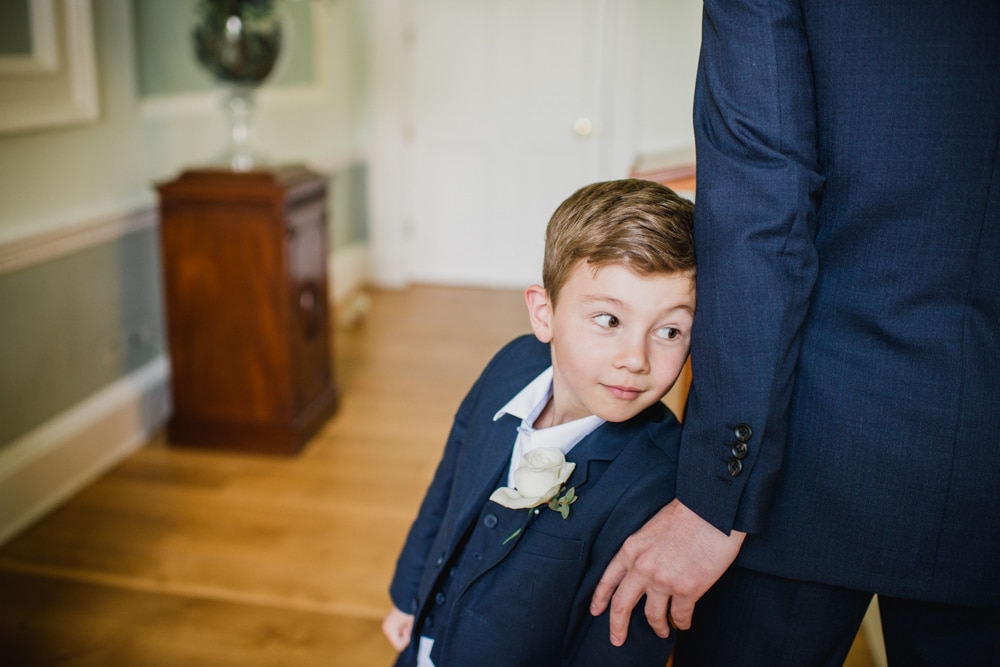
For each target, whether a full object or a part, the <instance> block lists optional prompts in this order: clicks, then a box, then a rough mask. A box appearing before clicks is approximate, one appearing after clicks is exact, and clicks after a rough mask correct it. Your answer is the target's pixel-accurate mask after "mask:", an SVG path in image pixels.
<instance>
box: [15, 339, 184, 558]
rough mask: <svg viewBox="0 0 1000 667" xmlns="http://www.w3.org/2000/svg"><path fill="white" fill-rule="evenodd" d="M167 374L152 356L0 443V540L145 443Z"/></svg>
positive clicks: (163, 411) (163, 399)
mask: <svg viewBox="0 0 1000 667" xmlns="http://www.w3.org/2000/svg"><path fill="white" fill-rule="evenodd" d="M169 375H170V373H169V366H168V363H167V360H166V358H165V357H162V356H161V357H158V358H156V359H154V360H153V361H151V362H149V363H148V364H146V365H145V366H143V367H142V368H140V369H139V370H137V371H135V372H133V373H131V374H130V375H127V376H125V377H123V378H121V379H119V380H118V381H116V382H115V383H114V384H112V385H110V386H108V387H106V388H105V389H103V390H102V391H100V392H98V393H97V394H94V395H93V396H91V397H89V398H87V399H86V400H84V401H83V402H81V403H79V404H78V405H76V406H75V407H73V408H71V409H70V410H68V411H66V412H64V413H62V414H61V415H58V416H57V417H55V418H54V419H51V420H49V421H48V422H46V423H45V424H42V425H41V426H39V427H38V428H36V429H34V430H32V431H31V432H29V433H27V434H25V435H24V436H22V437H21V438H19V439H17V440H15V441H14V442H12V443H10V444H8V445H6V446H4V447H3V448H2V449H0V544H3V543H4V542H6V541H7V540H8V539H10V538H11V537H12V536H13V535H15V534H16V533H18V532H19V531H21V530H23V529H24V528H26V527H27V526H28V525H30V524H31V523H33V522H34V521H36V520H37V519H39V518H41V516H42V515H44V514H45V513H46V512H49V511H50V510H52V509H54V508H55V507H56V506H57V505H59V504H60V503H61V502H63V501H64V500H66V499H67V498H69V496H71V495H72V494H74V493H76V492H77V491H79V490H80V489H81V488H83V487H84V486H85V485H86V484H88V483H89V482H91V481H92V480H93V479H94V478H96V477H97V476H98V475H100V474H101V473H103V472H105V471H106V470H107V469H108V468H110V467H111V466H113V465H114V464H115V463H117V462H118V461H120V460H121V459H122V458H124V457H125V456H126V455H127V454H129V453H130V452H132V451H133V450H135V449H136V448H138V447H139V446H141V445H142V444H143V443H145V442H147V441H148V440H149V439H150V437H151V436H152V434H153V432H154V431H155V430H156V429H157V428H158V427H159V426H160V425H161V424H163V422H164V421H165V419H166V416H167V413H168V411H169V395H170V392H169V387H168V381H169Z"/></svg>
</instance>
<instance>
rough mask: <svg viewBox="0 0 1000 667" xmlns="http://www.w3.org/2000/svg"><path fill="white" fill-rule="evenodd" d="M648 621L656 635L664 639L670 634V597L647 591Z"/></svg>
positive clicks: (646, 609)
mask: <svg viewBox="0 0 1000 667" xmlns="http://www.w3.org/2000/svg"><path fill="white" fill-rule="evenodd" d="M645 611H646V621H647V622H648V623H649V627H651V628H653V632H655V633H656V636H658V637H663V638H664V639H665V638H667V637H669V636H670V620H669V619H668V618H667V614H669V613H670V598H668V597H667V596H665V595H655V594H650V593H649V592H648V591H647V592H646V608H645Z"/></svg>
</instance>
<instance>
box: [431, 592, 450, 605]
mask: <svg viewBox="0 0 1000 667" xmlns="http://www.w3.org/2000/svg"><path fill="white" fill-rule="evenodd" d="M447 599H448V598H446V597H445V594H444V593H438V594H437V595H435V596H434V601H435V602H437V603H438V604H444V601H445V600H447Z"/></svg>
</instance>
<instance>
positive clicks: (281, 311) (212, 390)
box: [157, 167, 338, 454]
mask: <svg viewBox="0 0 1000 667" xmlns="http://www.w3.org/2000/svg"><path fill="white" fill-rule="evenodd" d="M157 190H158V191H159V195H160V233H161V247H162V256H163V275H164V289H165V293H166V311H167V312H166V316H167V322H168V327H167V332H168V335H169V349H170V362H171V390H172V398H173V413H172V416H171V418H170V420H169V422H168V424H167V435H168V438H169V440H170V442H171V443H174V444H179V445H190V446H196V447H209V448H222V449H237V450H244V451H254V452H264V453H274V454H292V453H295V452H297V451H298V450H299V449H300V448H301V447H302V445H303V444H304V443H305V442H306V441H307V440H308V438H309V437H310V436H312V435H313V434H314V433H315V432H316V431H317V430H318V429H319V427H320V426H322V424H323V423H324V422H325V421H326V420H327V419H328V418H329V417H330V416H331V415H332V414H333V412H334V410H335V409H336V404H337V398H338V392H337V388H336V386H335V384H334V381H333V372H332V367H331V357H332V354H331V348H332V340H331V337H330V324H329V320H330V317H329V305H328V299H327V290H328V287H327V271H326V262H327V243H326V233H327V232H326V227H327V225H326V210H327V184H326V179H325V178H324V177H322V176H320V175H319V174H316V173H314V172H311V171H309V170H307V169H305V168H303V167H285V168H281V169H274V170H256V171H250V172H242V173H237V172H232V171H227V170H221V169H219V170H214V169H203V170H191V171H186V172H184V173H183V174H182V175H181V176H179V177H178V178H177V179H175V180H173V181H171V182H169V183H164V184H160V185H158V186H157Z"/></svg>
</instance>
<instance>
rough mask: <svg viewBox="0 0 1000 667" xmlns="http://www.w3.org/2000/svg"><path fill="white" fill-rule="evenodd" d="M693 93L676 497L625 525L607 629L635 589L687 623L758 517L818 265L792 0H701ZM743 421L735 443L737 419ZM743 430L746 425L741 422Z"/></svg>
mask: <svg viewBox="0 0 1000 667" xmlns="http://www.w3.org/2000/svg"><path fill="white" fill-rule="evenodd" d="M704 7H705V10H704V19H703V35H702V50H701V57H700V60H699V66H698V80H697V89H696V93H695V109H694V122H695V137H696V141H697V153H698V183H697V198H696V199H697V204H696V207H695V247H696V252H697V258H698V311H697V314H696V317H695V323H694V332H693V338H692V352H691V359H692V371H693V373H692V374H693V383H692V389H691V395H690V397H689V400H688V405H687V412H686V415H685V421H684V435H683V444H682V446H681V457H680V468H679V471H678V480H677V500H675V501H674V502H673V503H671V504H670V505H668V506H667V507H666V508H664V510H663V511H662V512H660V513H659V514H657V516H656V517H654V519H652V520H651V521H650V522H649V523H648V524H647V525H646V526H645V527H644V528H643V529H641V530H640V531H639V532H638V533H636V535H635V536H633V538H630V540H629V542H628V543H626V546H625V547H623V549H622V550H621V551H620V552H619V554H618V555H617V556H616V557H615V559H614V560H613V561H612V563H611V565H610V566H609V567H608V570H607V571H606V573H605V577H604V578H603V579H602V581H601V584H600V585H599V586H598V589H597V591H596V592H595V595H594V599H593V606H592V612H593V613H600V612H601V611H602V610H603V609H604V608H605V607H606V606H607V605H608V604H609V602H610V606H611V622H610V632H611V638H612V643H620V642H623V641H624V640H625V638H626V636H627V627H628V618H629V615H630V614H631V611H632V609H633V607H634V606H635V604H636V601H637V600H638V599H639V598H640V597H641V596H642V595H646V596H647V601H646V615H647V618H648V620H649V622H650V624H651V625H652V627H653V628H654V629H655V630H656V631H657V633H659V634H661V635H667V634H668V633H669V626H668V621H667V618H666V616H667V614H666V612H667V609H668V608H669V610H670V613H671V616H672V618H673V621H674V622H675V624H676V625H677V626H678V627H680V628H682V629H683V628H687V627H690V622H691V614H692V613H693V610H694V606H695V603H696V602H697V600H698V599H699V598H700V597H701V596H702V595H703V594H704V592H705V591H706V590H708V588H709V587H710V586H711V585H712V584H713V583H714V582H715V581H716V580H717V579H718V577H720V576H721V575H722V573H723V572H724V571H725V570H726V568H727V567H728V566H729V565H730V564H731V562H732V561H733V559H734V558H735V557H736V555H737V553H738V551H739V549H740V547H741V546H742V542H743V537H744V533H753V532H757V531H759V530H760V529H761V527H762V525H763V523H764V521H765V519H766V516H767V510H768V506H769V502H770V498H771V494H772V489H773V485H774V482H775V477H776V475H777V472H778V469H779V468H780V465H781V459H782V455H783V451H784V447H785V426H784V422H785V419H786V416H787V412H788V402H789V398H790V395H791V389H792V373H793V369H794V368H795V363H796V359H797V355H798V348H799V331H800V328H801V325H802V322H803V319H804V318H805V314H806V310H807V308H808V302H809V296H810V294H811V291H812V287H813V285H814V283H815V279H816V270H817V260H816V251H815V247H814V243H813V241H814V235H815V214H816V206H817V203H818V201H819V198H820V195H821V191H822V184H823V179H822V177H821V175H820V173H819V167H818V162H817V154H816V121H815V109H816V104H817V101H816V99H815V94H814V87H813V78H812V70H811V64H810V59H809V47H808V39H807V34H806V31H805V28H804V25H803V21H802V16H801V13H800V8H799V3H798V2H796V1H794V0H771V1H770V2H751V1H749V0H748V1H737V0H705V3H704ZM741 425H746V426H748V427H749V433H750V434H751V435H750V436H749V437H748V438H746V441H745V443H744V444H745V445H746V450H745V452H744V451H742V448H741V449H740V456H742V458H738V456H737V454H736V452H735V451H734V443H735V442H736V440H737V439H738V438H737V434H736V431H737V429H738V428H739V427H740V426H741ZM742 435H743V436H745V435H746V431H744V432H743V433H742Z"/></svg>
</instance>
